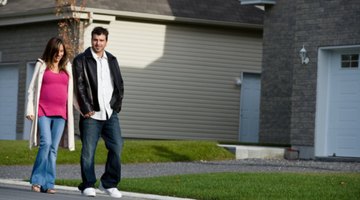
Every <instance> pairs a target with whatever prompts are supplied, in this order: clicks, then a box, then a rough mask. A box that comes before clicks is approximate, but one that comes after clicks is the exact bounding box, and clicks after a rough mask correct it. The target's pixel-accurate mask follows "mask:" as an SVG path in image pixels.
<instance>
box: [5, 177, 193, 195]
mask: <svg viewBox="0 0 360 200" xmlns="http://www.w3.org/2000/svg"><path fill="white" fill-rule="evenodd" d="M1 183H2V184H8V185H17V186H25V187H29V188H30V186H31V185H30V183H29V182H26V181H22V180H14V179H0V184H1ZM55 188H56V190H61V191H70V192H79V193H80V191H79V189H78V188H77V187H70V186H63V185H55ZM96 193H99V194H105V193H104V192H103V191H101V190H99V189H96ZM121 193H122V194H123V196H127V197H133V198H142V199H151V200H154V199H157V200H195V199H188V198H179V197H170V196H160V195H155V194H143V193H135V192H124V191H121Z"/></svg>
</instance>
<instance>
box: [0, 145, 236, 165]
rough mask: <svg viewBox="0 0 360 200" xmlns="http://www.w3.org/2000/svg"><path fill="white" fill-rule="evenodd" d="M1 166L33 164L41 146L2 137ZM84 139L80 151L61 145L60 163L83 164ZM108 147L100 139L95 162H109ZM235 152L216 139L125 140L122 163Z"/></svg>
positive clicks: (223, 155) (225, 156)
mask: <svg viewBox="0 0 360 200" xmlns="http://www.w3.org/2000/svg"><path fill="white" fill-rule="evenodd" d="M0 146H1V150H0V158H3V159H0V165H32V164H33V162H34V160H35V157H36V153H37V148H34V149H32V150H29V148H28V142H27V141H21V140H15V141H13V140H12V141H9V140H0ZM80 150H81V142H80V141H76V150H75V151H72V152H70V151H68V150H67V149H62V148H59V151H58V158H57V164H79V162H80ZM106 155H107V150H106V148H105V145H104V142H103V141H102V140H101V141H99V145H98V148H97V150H96V157H95V163H96V164H105V162H106ZM229 159H234V155H233V154H232V153H230V152H229V151H227V150H225V149H223V148H221V147H218V146H217V143H216V142H212V141H181V140H177V141H174V140H170V141H168V140H125V142H124V148H123V152H122V163H123V164H128V163H149V162H184V161H200V160H229Z"/></svg>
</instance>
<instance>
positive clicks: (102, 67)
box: [91, 48, 114, 120]
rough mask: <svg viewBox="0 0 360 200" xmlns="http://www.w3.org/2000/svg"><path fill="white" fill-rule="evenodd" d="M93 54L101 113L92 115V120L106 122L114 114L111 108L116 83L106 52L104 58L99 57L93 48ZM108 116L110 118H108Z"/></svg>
mask: <svg viewBox="0 0 360 200" xmlns="http://www.w3.org/2000/svg"><path fill="white" fill-rule="evenodd" d="M91 53H92V56H93V57H94V59H95V60H96V67H97V82H98V85H97V86H98V100H99V106H100V111H98V112H95V114H94V115H92V116H91V118H93V119H97V120H106V119H108V118H110V117H111V114H112V112H113V110H112V109H111V106H110V100H111V97H112V94H113V91H114V83H113V81H112V77H111V72H110V68H109V62H108V57H107V56H106V53H105V52H104V54H103V56H102V57H98V56H97V55H96V53H95V52H94V51H93V49H92V48H91ZM106 114H107V116H108V118H106Z"/></svg>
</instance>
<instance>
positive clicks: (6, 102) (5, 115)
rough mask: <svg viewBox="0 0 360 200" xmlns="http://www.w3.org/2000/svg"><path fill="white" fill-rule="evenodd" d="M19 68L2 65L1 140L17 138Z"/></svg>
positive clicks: (0, 76) (0, 71)
mask: <svg viewBox="0 0 360 200" xmlns="http://www.w3.org/2000/svg"><path fill="white" fill-rule="evenodd" d="M17 93H18V68H17V67H14V66H0V94H1V95H0V110H1V115H0V127H1V128H0V140H15V139H16V112H17Z"/></svg>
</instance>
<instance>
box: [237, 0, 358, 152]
mask: <svg viewBox="0 0 360 200" xmlns="http://www.w3.org/2000/svg"><path fill="white" fill-rule="evenodd" d="M241 4H242V5H264V6H265V17H264V35H263V36H264V37H263V40H264V45H263V60H262V73H261V90H262V91H261V103H260V105H261V106H260V107H261V108H260V109H261V114H260V132H259V141H260V142H264V143H278V144H291V146H292V148H293V149H296V150H299V152H300V158H333V157H334V158H336V157H360V145H359V144H360V60H359V57H360V55H359V54H360V2H359V1H357V0H347V1H345V0H319V1H307V0H294V1H288V0H241ZM300 51H301V52H302V53H304V54H303V55H304V57H303V58H301V57H300V56H299V53H300Z"/></svg>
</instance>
